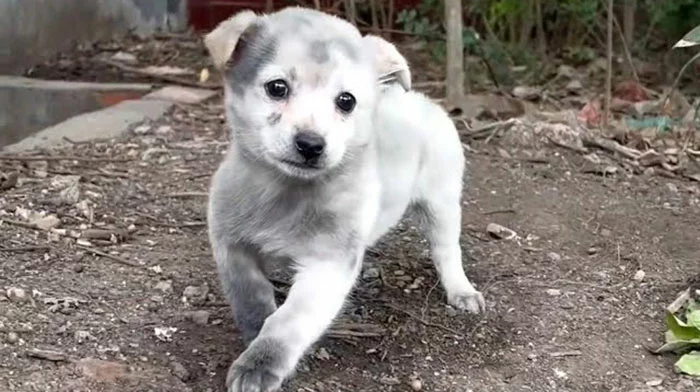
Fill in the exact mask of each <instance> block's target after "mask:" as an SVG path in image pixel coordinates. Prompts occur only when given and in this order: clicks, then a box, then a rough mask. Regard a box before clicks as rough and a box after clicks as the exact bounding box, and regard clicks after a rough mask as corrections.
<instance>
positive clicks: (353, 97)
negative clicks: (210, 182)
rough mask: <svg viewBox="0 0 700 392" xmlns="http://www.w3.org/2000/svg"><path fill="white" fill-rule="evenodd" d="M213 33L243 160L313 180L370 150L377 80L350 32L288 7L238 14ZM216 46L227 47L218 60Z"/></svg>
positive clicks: (339, 23)
mask: <svg viewBox="0 0 700 392" xmlns="http://www.w3.org/2000/svg"><path fill="white" fill-rule="evenodd" d="M236 18H238V24H235V23H234V22H236ZM227 23H228V25H226V24H227ZM217 30H218V32H217V31H216V30H215V31H214V32H212V33H210V35H209V36H208V37H207V38H206V39H205V42H206V44H207V47H208V48H209V51H210V53H212V57H213V59H214V62H215V63H217V65H218V66H219V67H220V68H221V70H222V71H223V75H224V76H225V90H226V99H225V106H226V111H227V116H228V118H229V120H230V125H231V127H232V128H233V135H234V138H233V143H237V144H238V145H239V147H240V148H241V149H242V151H243V153H244V154H246V155H247V156H248V157H250V158H253V159H256V160H259V161H263V162H265V163H267V164H269V165H271V166H273V167H274V168H276V169H278V170H279V171H281V172H282V173H284V174H285V175H288V176H292V177H298V178H314V177H316V176H318V175H320V174H322V173H324V172H327V171H329V170H331V169H333V168H336V167H338V166H340V165H342V164H343V163H344V162H345V161H346V160H349V159H352V156H353V152H354V151H357V149H358V148H361V147H362V146H363V145H366V144H367V142H368V140H369V135H370V132H371V117H372V112H373V110H374V106H375V100H376V94H377V90H378V87H377V86H378V85H377V80H378V73H377V69H376V66H375V64H374V57H373V54H372V51H371V50H370V49H368V47H367V45H365V42H364V40H363V39H362V37H361V35H360V34H359V32H358V31H357V30H356V29H355V28H354V27H353V26H352V25H350V24H349V23H347V22H345V21H343V20H341V19H338V18H335V17H333V16H330V15H327V14H323V13H320V12H316V11H311V10H306V9H302V8H287V9H284V10H282V11H279V12H277V13H274V14H270V15H266V16H256V15H254V14H252V13H245V12H244V13H240V14H237V15H235V16H234V17H233V18H232V19H230V20H228V21H226V22H224V23H222V24H221V25H220V26H219V27H218V28H217ZM217 34H218V36H217ZM237 34H238V36H236V35H237ZM232 40H235V42H231V41H232ZM217 42H218V45H219V46H218V48H222V47H223V46H226V45H228V46H226V47H223V49H221V50H219V52H220V53H224V54H223V55H220V56H218V57H217V55H216V53H217ZM226 53H228V54H226Z"/></svg>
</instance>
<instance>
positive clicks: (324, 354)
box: [315, 347, 331, 361]
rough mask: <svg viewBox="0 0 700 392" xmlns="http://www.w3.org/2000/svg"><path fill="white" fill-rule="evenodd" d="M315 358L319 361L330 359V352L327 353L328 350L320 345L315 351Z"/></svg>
mask: <svg viewBox="0 0 700 392" xmlns="http://www.w3.org/2000/svg"><path fill="white" fill-rule="evenodd" d="M315 356H316V358H317V359H320V360H321V361H327V360H329V359H331V354H329V353H328V350H326V349H325V348H324V347H321V348H319V349H318V351H316V355H315Z"/></svg>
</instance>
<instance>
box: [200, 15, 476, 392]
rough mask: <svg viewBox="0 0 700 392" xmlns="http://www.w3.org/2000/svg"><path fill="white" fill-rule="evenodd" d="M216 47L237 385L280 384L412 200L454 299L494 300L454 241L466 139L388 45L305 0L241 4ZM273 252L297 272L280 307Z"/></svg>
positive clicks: (217, 189)
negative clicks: (413, 82)
mask: <svg viewBox="0 0 700 392" xmlns="http://www.w3.org/2000/svg"><path fill="white" fill-rule="evenodd" d="M205 45H206V47H207V49H208V51H209V53H210V55H211V57H212V60H213V62H214V64H215V65H216V66H217V68H219V69H220V71H221V72H222V75H223V79H224V89H225V110H226V116H227V120H228V124H229V126H230V128H231V134H232V142H231V146H230V148H229V150H228V152H227V154H226V156H225V158H224V159H223V161H222V163H221V165H220V167H219V168H218V170H217V171H216V173H215V174H214V176H213V179H212V185H211V190H210V197H209V207H208V228H209V238H210V242H211V246H212V252H213V256H214V259H215V261H216V264H217V266H218V271H219V276H220V279H221V284H222V289H223V292H224V294H225V295H226V297H227V299H228V301H229V302H230V303H231V307H232V310H233V317H234V320H235V322H236V324H237V327H238V329H239V331H240V332H241V335H242V337H243V339H244V341H245V342H246V344H247V348H246V350H245V351H244V352H243V353H242V354H241V355H240V356H239V357H238V358H237V359H236V360H235V361H234V362H233V364H232V365H231V367H230V369H229V372H228V375H227V378H226V385H227V388H228V390H229V391H231V392H261V391H276V390H278V389H279V388H280V386H281V384H282V382H283V381H284V380H285V379H286V378H288V377H290V376H291V375H292V373H293V371H294V368H295V366H296V365H297V363H298V361H299V359H300V358H301V357H302V356H303V354H304V353H305V352H306V350H307V349H309V348H310V347H311V346H312V345H313V344H314V342H316V341H317V340H318V339H319V338H320V337H321V335H322V334H323V333H324V332H325V330H326V329H327V328H328V327H329V325H330V324H331V323H332V321H333V319H334V318H335V316H336V315H337V314H338V313H339V312H340V310H341V308H342V306H343V303H344V301H345V298H346V296H347V295H348V293H349V292H350V290H351V289H352V288H353V286H354V283H355V280H356V278H357V276H358V274H359V272H360V268H361V264H362V259H363V255H364V252H365V249H366V248H367V247H368V246H370V245H372V244H373V243H374V242H376V240H377V239H379V238H380V237H381V236H382V235H383V234H384V233H385V232H387V231H388V230H389V229H390V228H391V227H392V226H393V225H395V224H396V223H397V222H398V221H399V219H400V218H401V217H402V216H403V214H404V213H405V212H406V210H409V209H410V210H412V211H417V212H418V213H419V214H420V216H421V217H423V218H424V221H425V223H426V230H427V234H428V237H429V238H430V244H431V249H432V256H433V260H434V262H435V265H436V267H437V271H438V274H439V276H440V279H441V281H442V284H443V286H444V288H445V290H446V292H447V295H448V301H449V303H450V304H452V305H453V306H455V307H458V308H460V309H466V310H469V311H472V312H479V311H481V310H483V308H484V300H483V296H482V295H481V293H479V292H478V291H476V289H475V288H474V287H473V286H472V284H471V283H470V282H469V280H468V279H467V277H466V275H465V273H464V269H463V266H462V261H461V251H460V246H459V236H460V227H461V225H460V223H461V222H460V220H461V208H460V207H461V206H460V197H461V191H462V173H463V167H464V157H463V153H462V147H461V143H460V141H459V138H458V136H457V133H456V130H455V128H454V125H453V124H452V122H451V121H450V119H449V118H448V117H447V115H446V113H445V112H444V111H443V110H442V109H441V108H439V107H438V106H437V105H435V104H433V103H431V102H430V101H429V100H428V99H427V98H425V97H423V96H421V95H420V94H417V93H411V92H406V90H409V89H410V73H409V70H408V66H407V65H406V60H405V59H404V58H403V57H402V56H401V55H400V54H399V52H398V51H397V50H396V49H395V48H394V46H393V45H391V44H390V43H388V42H386V41H384V40H382V39H381V38H378V37H371V36H369V37H364V38H363V37H362V36H361V35H360V33H359V32H358V30H357V29H356V28H355V27H354V26H352V25H351V24H350V23H348V22H345V21H343V20H342V19H339V18H336V17H333V16H330V15H328V14H325V13H322V12H319V11H315V10H310V9H304V8H298V7H290V8H285V9H282V10H281V11H278V12H275V13H272V14H268V15H256V14H254V13H253V12H250V11H243V12H240V13H238V14H236V15H234V16H233V17H231V18H230V19H228V20H226V21H224V22H222V23H221V24H220V25H219V26H218V27H217V28H216V29H215V30H214V31H212V32H211V33H209V34H208V35H207V36H206V37H205ZM409 207H411V208H409ZM277 263H282V264H284V265H287V266H289V267H290V268H293V270H294V278H293V284H292V286H291V288H290V290H289V293H288V296H287V299H286V301H285V302H284V304H282V305H281V306H279V307H278V306H277V304H276V303H275V299H274V291H273V286H272V284H271V283H270V281H269V280H268V279H267V278H266V268H267V267H268V266H270V265H274V264H277Z"/></svg>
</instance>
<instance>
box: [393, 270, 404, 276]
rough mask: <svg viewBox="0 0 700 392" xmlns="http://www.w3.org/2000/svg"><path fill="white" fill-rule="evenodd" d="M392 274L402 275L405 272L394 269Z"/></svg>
mask: <svg viewBox="0 0 700 392" xmlns="http://www.w3.org/2000/svg"><path fill="white" fill-rule="evenodd" d="M394 275H396V276H403V275H406V272H405V271H404V270H396V271H394Z"/></svg>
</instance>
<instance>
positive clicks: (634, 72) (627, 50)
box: [614, 17, 641, 85]
mask: <svg viewBox="0 0 700 392" xmlns="http://www.w3.org/2000/svg"><path fill="white" fill-rule="evenodd" d="M614 21H615V26H617V31H618V33H620V41H622V49H623V50H624V51H625V58H626V59H627V64H629V66H630V70H631V71H632V77H633V78H634V80H635V81H636V82H637V83H638V84H640V85H641V82H640V81H639V74H637V69H636V68H635V67H634V63H633V62H632V53H631V52H630V48H629V46H627V39H626V38H625V33H624V32H623V31H622V27H620V22H619V21H618V20H617V17H615V19H614Z"/></svg>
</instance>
